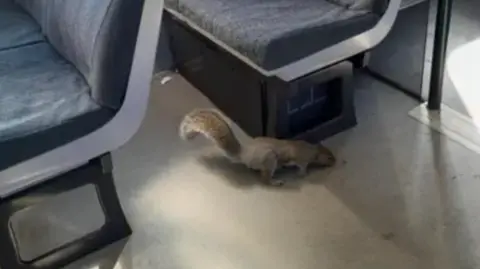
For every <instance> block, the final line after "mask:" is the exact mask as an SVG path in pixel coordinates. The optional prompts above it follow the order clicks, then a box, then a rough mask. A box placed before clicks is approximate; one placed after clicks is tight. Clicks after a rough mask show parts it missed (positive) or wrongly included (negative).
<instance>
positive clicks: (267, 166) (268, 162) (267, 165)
mask: <svg viewBox="0 0 480 269" xmlns="http://www.w3.org/2000/svg"><path fill="white" fill-rule="evenodd" d="M277 167H278V161H277V156H276V154H274V153H273V152H269V153H268V154H266V155H265V157H264V158H263V160H262V168H261V169H260V172H261V176H262V179H263V180H264V181H266V183H267V184H269V185H272V186H283V185H284V184H285V181H284V180H283V179H277V178H274V176H275V171H276V170H277Z"/></svg>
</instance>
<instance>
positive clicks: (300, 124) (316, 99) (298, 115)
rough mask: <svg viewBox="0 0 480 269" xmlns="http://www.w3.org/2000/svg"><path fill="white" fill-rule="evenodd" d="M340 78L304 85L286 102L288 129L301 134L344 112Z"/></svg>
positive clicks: (292, 132)
mask: <svg viewBox="0 0 480 269" xmlns="http://www.w3.org/2000/svg"><path fill="white" fill-rule="evenodd" d="M339 83H341V80H340V79H336V80H333V81H329V82H326V83H320V84H313V85H312V84H310V85H308V84H307V85H302V86H303V87H302V88H300V89H299V90H298V92H297V93H296V94H295V95H293V96H292V97H290V99H289V100H287V102H286V108H285V107H284V109H286V112H287V116H288V130H289V131H290V132H291V134H293V135H295V134H301V133H303V132H305V131H308V130H310V129H313V128H315V127H316V126H318V125H320V124H322V123H325V122H328V121H330V120H332V119H334V118H336V117H338V116H340V114H341V113H342V95H341V93H342V92H341V91H340V90H339V88H340V87H341V86H340V85H338V84H339Z"/></svg>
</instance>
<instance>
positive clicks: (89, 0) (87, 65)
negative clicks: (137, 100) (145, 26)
mask: <svg viewBox="0 0 480 269" xmlns="http://www.w3.org/2000/svg"><path fill="white" fill-rule="evenodd" d="M17 3H19V4H21V5H22V6H23V7H24V9H25V10H27V11H28V12H29V13H30V14H31V15H32V16H33V17H35V18H36V20H37V22H38V24H40V25H41V26H42V30H43V32H44V34H45V36H46V37H47V39H48V42H49V43H50V44H52V46H53V47H54V48H55V49H56V50H57V51H58V52H59V53H60V54H61V55H62V56H63V57H64V58H66V59H67V60H69V61H70V62H71V63H73V65H74V66H75V67H76V68H77V69H78V70H79V71H80V73H81V74H82V75H83V76H84V77H85V79H86V81H87V83H88V85H89V86H90V87H91V89H92V92H91V94H92V96H93V98H94V99H95V100H96V101H97V102H99V103H100V104H102V105H104V106H108V107H112V108H119V107H120V105H121V103H122V101H123V97H124V94H125V89H126V85H127V82H128V76H129V70H130V67H131V61H132V59H133V49H134V47H135V42H136V34H137V31H138V25H139V18H140V16H141V11H142V7H143V1H142V0H138V1H130V0H81V1H65V0H17ZM119 55H122V57H119Z"/></svg>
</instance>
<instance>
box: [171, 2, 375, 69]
mask: <svg viewBox="0 0 480 269" xmlns="http://www.w3.org/2000/svg"><path fill="white" fill-rule="evenodd" d="M178 11H179V12H180V13H182V14H183V15H184V16H186V17H187V18H189V19H190V20H192V21H193V22H194V23H196V24H197V25H198V26H199V27H201V28H202V29H204V30H206V31H207V32H209V33H211V34H212V35H213V36H215V37H216V38H217V39H219V40H220V41H222V42H224V43H225V44H226V45H228V46H230V47H231V48H233V49H235V50H236V51H238V52H239V53H241V54H242V55H244V56H246V57H247V58H249V59H250V60H252V61H253V62H254V63H256V64H257V65H259V66H262V67H263V68H264V69H267V70H271V69H275V68H278V67H281V66H284V65H286V64H289V63H291V62H294V61H297V60H300V59H302V58H304V57H306V56H308V55H310V54H312V53H315V52H317V51H320V50H322V49H324V48H326V47H329V46H332V45H334V44H336V43H338V42H340V41H342V40H345V39H348V38H350V37H352V36H354V35H356V34H359V33H362V32H365V31H367V30H369V29H371V28H372V27H373V26H374V25H375V24H376V23H377V22H378V20H379V18H380V16H379V15H378V14H376V13H374V12H373V11H372V10H368V9H355V10H352V9H350V8H348V7H345V6H343V5H339V4H335V3H331V2H329V1H327V0H301V1H299V0H262V1H259V0H243V1H237V0H178Z"/></svg>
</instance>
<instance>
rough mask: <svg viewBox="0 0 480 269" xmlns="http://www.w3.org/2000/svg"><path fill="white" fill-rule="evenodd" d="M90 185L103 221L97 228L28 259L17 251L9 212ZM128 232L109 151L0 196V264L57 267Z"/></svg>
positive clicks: (16, 268)
mask: <svg viewBox="0 0 480 269" xmlns="http://www.w3.org/2000/svg"><path fill="white" fill-rule="evenodd" d="M88 184H91V185H94V186H95V189H96V192H97V196H98V199H99V202H100V205H101V207H102V209H103V213H104V215H105V224H104V225H103V226H102V227H101V228H100V229H98V230H96V231H94V232H92V233H90V234H87V235H86V236H84V237H82V238H79V239H77V240H75V241H73V242H70V243H67V244H65V245H63V246H61V247H58V248H56V249H54V250H52V251H50V252H47V253H46V254H43V255H42V256H40V257H37V258H35V259H34V260H32V261H24V260H22V259H21V257H20V255H19V254H18V250H17V246H16V243H15V238H14V235H13V229H12V227H11V225H10V219H11V218H12V216H13V215H14V214H15V213H17V212H19V211H21V210H23V209H26V208H28V207H32V206H34V205H37V204H40V203H41V202H42V201H45V200H46V199H49V198H52V197H54V196H56V195H58V194H61V193H64V192H67V191H70V190H74V189H77V188H79V187H82V186H85V185H88ZM131 233H132V231H131V228H130V226H129V225H128V223H127V220H126V218H125V215H124V213H123V211H122V208H121V205H120V202H119V200H118V196H117V192H116V188H115V185H114V181H113V176H112V165H111V160H110V155H105V156H103V157H99V158H97V159H94V160H92V161H90V162H89V163H87V164H85V165H84V166H82V167H79V168H77V169H74V170H72V171H69V172H67V173H65V174H62V175H60V176H57V177H55V178H53V179H50V180H48V181H46V182H45V183H43V184H41V185H38V186H35V187H32V188H30V189H27V190H24V191H22V192H19V193H16V194H14V195H12V196H9V197H7V198H2V199H0V249H1V250H2V251H1V253H0V268H3V269H33V268H36V269H58V268H62V267H64V266H66V265H68V264H70V263H72V262H74V261H77V260H78V259H80V258H83V257H85V256H87V255H89V254H91V253H93V252H96V251H98V250H101V249H102V248H104V247H106V246H107V245H110V244H112V243H114V242H117V241H119V240H121V239H124V238H126V237H128V236H129V235H130V234H131Z"/></svg>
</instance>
